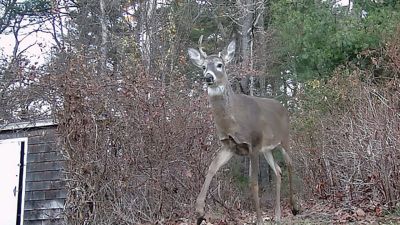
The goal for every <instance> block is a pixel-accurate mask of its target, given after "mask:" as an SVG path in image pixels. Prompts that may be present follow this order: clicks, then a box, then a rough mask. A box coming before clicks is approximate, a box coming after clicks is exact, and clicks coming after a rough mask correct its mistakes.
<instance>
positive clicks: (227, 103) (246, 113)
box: [188, 37, 298, 225]
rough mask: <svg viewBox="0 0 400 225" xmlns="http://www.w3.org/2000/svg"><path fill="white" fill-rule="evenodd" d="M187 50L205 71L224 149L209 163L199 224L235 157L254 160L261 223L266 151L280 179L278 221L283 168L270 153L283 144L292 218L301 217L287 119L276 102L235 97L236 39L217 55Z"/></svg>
mask: <svg viewBox="0 0 400 225" xmlns="http://www.w3.org/2000/svg"><path fill="white" fill-rule="evenodd" d="M201 40H202V37H200V40H199V45H200V46H199V51H197V50H195V49H193V48H189V49H188V53H189V57H190V59H191V61H192V62H193V63H194V64H195V65H196V66H197V67H200V68H202V69H203V74H204V78H205V81H206V83H207V85H208V100H209V103H210V106H211V110H212V113H213V118H214V122H215V124H216V128H217V133H218V137H219V140H220V141H221V144H222V147H221V149H220V150H219V152H218V153H217V156H216V157H215V159H214V160H213V161H212V162H211V165H210V167H209V169H208V173H207V175H206V179H205V182H204V184H203V187H202V188H201V191H200V194H199V196H198V197H197V201H196V213H197V214H198V219H197V224H200V223H201V222H202V220H204V219H203V217H204V207H205V199H206V195H207V191H208V188H209V186H210V183H211V180H212V178H213V176H214V175H215V174H216V173H217V171H218V170H219V168H220V167H221V166H223V165H224V164H226V163H227V162H228V161H229V159H230V158H231V157H232V156H233V154H237V155H241V156H249V157H250V172H249V174H250V188H251V192H252V195H253V201H254V206H255V208H256V213H257V225H261V224H263V220H262V218H261V210H260V200H259V196H258V173H259V161H258V158H259V155H260V154H261V153H262V154H263V155H264V157H265V159H266V160H267V162H268V164H269V165H270V166H271V168H272V170H273V171H274V174H275V175H276V205H275V221H276V222H280V217H281V208H280V189H281V169H280V167H279V165H278V164H277V163H276V162H275V160H274V157H273V156H272V150H273V149H274V148H275V147H277V146H280V147H281V148H280V149H281V151H282V154H283V157H284V160H285V162H286V164H287V168H288V175H289V192H290V193H289V194H290V203H291V206H292V212H293V214H296V213H297V211H298V210H297V208H296V205H295V202H294V198H293V193H292V162H291V159H290V157H289V155H288V154H287V152H286V150H288V149H289V117H288V112H287V111H286V109H285V108H284V107H283V106H282V104H280V103H279V102H278V101H276V100H273V99H266V98H259V97H253V96H247V95H242V94H235V93H234V92H233V91H232V89H231V85H230V83H229V81H228V76H227V74H226V71H225V66H226V64H228V63H229V62H230V61H231V60H232V58H233V56H234V53H235V41H232V42H231V43H230V44H229V45H228V47H227V48H226V49H225V50H224V51H223V52H222V54H221V53H219V54H218V55H210V56H207V54H206V53H205V52H204V51H203V50H202V48H201Z"/></svg>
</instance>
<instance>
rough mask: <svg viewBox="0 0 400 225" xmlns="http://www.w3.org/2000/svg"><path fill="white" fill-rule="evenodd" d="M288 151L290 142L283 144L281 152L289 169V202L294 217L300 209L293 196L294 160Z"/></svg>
mask: <svg viewBox="0 0 400 225" xmlns="http://www.w3.org/2000/svg"><path fill="white" fill-rule="evenodd" d="M286 149H289V143H288V142H283V143H282V146H281V151H282V155H283V159H284V160H285V163H286V166H287V169H288V178H289V201H290V206H291V207H292V213H293V215H296V214H297V213H298V212H299V207H298V205H297V203H296V201H295V199H294V194H293V176H292V172H293V163H292V159H291V158H290V156H289V154H288V153H287V152H286Z"/></svg>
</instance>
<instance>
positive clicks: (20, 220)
mask: <svg viewBox="0 0 400 225" xmlns="http://www.w3.org/2000/svg"><path fill="white" fill-rule="evenodd" d="M6 142H18V143H20V145H19V146H20V149H19V151H20V160H19V168H20V169H19V179H18V199H17V201H18V202H17V212H16V215H17V220H16V221H17V222H16V225H23V224H24V207H25V182H26V165H27V155H28V138H27V137H23V138H8V139H1V140H0V144H1V143H6ZM21 161H22V162H21ZM21 163H22V164H21ZM21 173H22V174H21Z"/></svg>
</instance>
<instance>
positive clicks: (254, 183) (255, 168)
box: [249, 153, 263, 225]
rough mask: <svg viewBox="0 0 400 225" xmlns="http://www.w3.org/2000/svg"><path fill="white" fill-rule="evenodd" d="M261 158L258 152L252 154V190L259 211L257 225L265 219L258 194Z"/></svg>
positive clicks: (257, 211) (260, 224)
mask: <svg viewBox="0 0 400 225" xmlns="http://www.w3.org/2000/svg"><path fill="white" fill-rule="evenodd" d="M259 170H260V167H259V160H258V154H257V153H253V154H251V156H250V171H249V173H250V191H251V193H252V196H253V203H254V207H255V208H256V213H257V225H262V224H263V220H262V217H261V209H260V197H259V195H258V174H259Z"/></svg>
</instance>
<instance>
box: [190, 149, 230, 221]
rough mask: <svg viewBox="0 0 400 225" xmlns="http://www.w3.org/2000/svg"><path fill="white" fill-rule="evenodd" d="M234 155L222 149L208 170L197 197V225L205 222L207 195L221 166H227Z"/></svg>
mask: <svg viewBox="0 0 400 225" xmlns="http://www.w3.org/2000/svg"><path fill="white" fill-rule="evenodd" d="M232 156H233V153H232V152H231V151H230V150H229V149H227V148H222V149H221V150H220V151H219V152H218V153H217V156H216V157H215V159H214V160H213V161H212V162H211V164H210V167H209V168H208V172H207V175H206V180H205V181H204V184H203V187H202V188H201V191H200V194H199V196H198V197H197V201H196V213H197V214H198V219H197V224H198V225H199V224H200V223H201V222H202V221H203V217H204V207H205V200H206V195H207V192H208V188H209V187H210V183H211V180H212V178H213V177H214V175H215V174H216V173H217V171H218V170H219V168H221V166H223V165H225V164H226V163H227V162H228V161H229V159H231V158H232Z"/></svg>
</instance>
